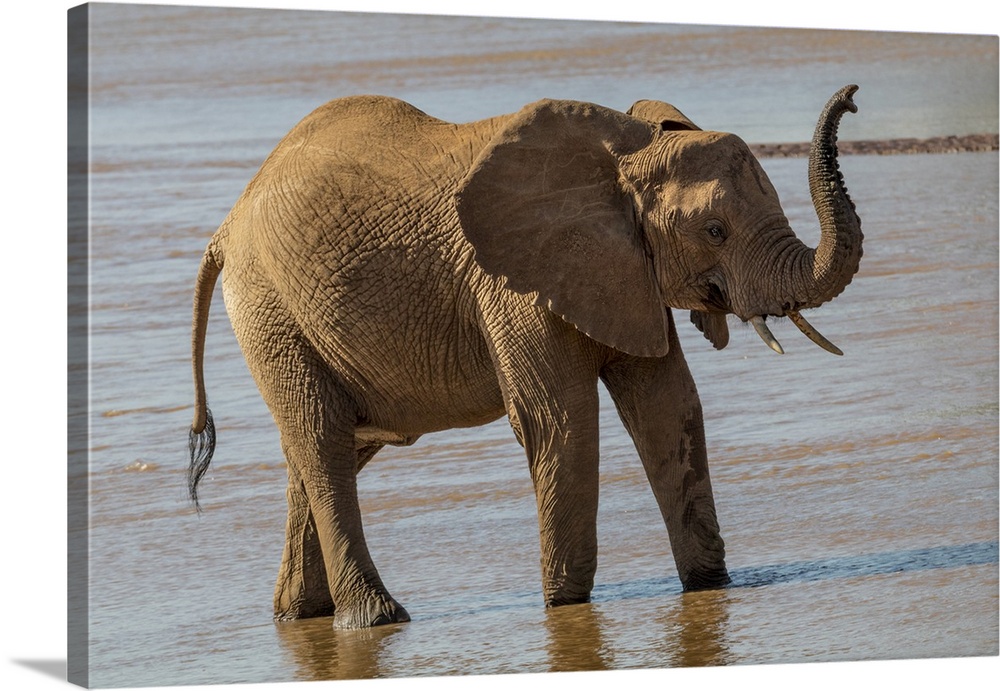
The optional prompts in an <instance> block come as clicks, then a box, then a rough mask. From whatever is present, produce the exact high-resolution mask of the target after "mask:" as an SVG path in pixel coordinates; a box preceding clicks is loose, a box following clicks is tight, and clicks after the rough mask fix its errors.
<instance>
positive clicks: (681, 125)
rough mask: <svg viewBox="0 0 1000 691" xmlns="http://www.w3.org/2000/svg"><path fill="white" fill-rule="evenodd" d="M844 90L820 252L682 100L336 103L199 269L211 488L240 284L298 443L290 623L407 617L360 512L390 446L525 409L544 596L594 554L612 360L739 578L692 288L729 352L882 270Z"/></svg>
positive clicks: (735, 151) (342, 623)
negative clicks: (703, 397) (602, 412)
mask: <svg viewBox="0 0 1000 691" xmlns="http://www.w3.org/2000/svg"><path fill="white" fill-rule="evenodd" d="M856 88H857V87H854V86H849V87H845V88H844V89H842V90H841V91H839V92H838V93H837V94H835V95H834V97H833V98H832V99H831V100H830V101H829V103H828V104H827V106H826V108H825V109H824V110H823V112H822V114H821V115H820V118H819V123H818V125H817V128H816V134H815V136H814V139H813V143H812V147H811V153H810V161H809V185H810V191H811V193H812V198H813V203H814V206H815V208H816V212H817V215H818V217H819V222H820V227H821V239H820V242H819V245H818V247H817V248H815V249H814V248H811V247H808V246H806V245H804V244H803V243H802V242H800V241H799V239H798V238H797V237H796V236H795V234H794V233H793V232H792V230H791V228H790V227H789V223H788V221H787V219H786V218H785V215H784V212H783V211H782V208H781V205H780V203H779V200H778V195H777V193H776V192H775V190H774V187H773V186H772V185H771V182H770V181H769V180H768V177H767V175H766V174H765V172H764V170H763V169H762V168H761V166H760V164H759V163H758V162H757V160H756V159H755V158H754V156H753V155H752V154H751V152H750V149H749V148H748V146H747V145H746V144H745V143H744V142H743V141H742V140H740V139H739V138H738V137H736V136H734V135H732V134H724V133H719V132H709V131H702V130H701V129H700V128H699V127H697V126H696V125H695V124H694V123H693V122H691V121H690V120H689V119H688V118H687V117H685V116H684V115H683V114H682V113H681V112H680V111H678V110H677V109H676V108H674V107H673V106H671V105H669V104H667V103H662V102H659V101H640V102H637V103H636V104H635V105H633V106H632V108H631V109H630V110H629V112H628V113H622V112H618V111H615V110H612V109H609V108H605V107H602V106H599V105H595V104H591V103H581V102H576V101H560V100H543V101H538V102H536V103H532V104H530V105H528V106H525V107H524V108H523V109H521V110H520V111H519V112H517V113H514V114H511V115H504V116H500V117H496V118H491V119H488V120H482V121H478V122H474V123H469V124H463V125H456V124H452V123H448V122H443V121H441V120H438V119H435V118H433V117H430V116H429V115H427V114H425V113H423V112H421V111H420V110H418V109H416V108H414V107H413V106H411V105H409V104H406V103H403V102H401V101H398V100H395V99H391V98H384V97H375V96H357V97H351V98H344V99H339V100H336V101H332V102H330V103H328V104H327V105H325V106H322V107H320V108H319V109H317V110H316V111H314V112H313V113H312V114H310V115H309V116H307V117H306V118H305V119H304V120H303V121H302V122H301V123H299V124H298V125H297V126H296V127H295V128H294V129H293V130H292V131H291V132H290V133H289V134H288V135H287V136H286V137H285V138H284V139H283V140H282V141H281V142H280V143H279V144H278V146H277V148H276V149H275V150H274V151H273V152H272V153H271V154H270V156H269V157H268V158H267V160H266V161H265V162H264V164H263V165H262V167H261V169H260V170H259V172H258V173H257V175H256V176H255V177H254V178H253V179H252V180H251V182H250V183H249V185H248V186H247V188H246V190H245V191H244V193H243V195H242V196H241V197H240V199H239V200H238V201H237V203H236V205H235V206H234V208H233V209H232V211H231V212H230V214H229V215H228V216H227V218H226V219H225V221H224V222H223V223H222V225H221V227H220V228H219V229H218V230H217V231H216V233H215V235H214V236H213V237H212V239H211V241H210V242H209V243H208V247H207V249H206V250H205V253H204V256H203V259H202V262H201V266H200V269H199V272H198V278H197V284H196V289H195V300H194V303H195V305H194V316H193V324H194V325H193V337H192V344H193V345H192V350H193V355H192V361H193V369H194V376H195V414H194V420H193V423H192V426H191V432H190V442H191V465H190V471H189V489H190V493H191V497H192V499H193V500H194V501H195V503H196V504H197V501H198V496H197V489H198V483H199V480H200V479H201V477H202V476H203V475H204V473H205V472H206V470H207V468H208V467H209V463H210V461H211V459H212V455H213V453H214V450H215V425H214V422H213V420H212V416H211V413H210V411H209V409H208V406H207V398H206V393H205V384H204V375H203V362H204V349H205V334H206V330H207V325H208V310H209V306H210V303H211V300H212V293H213V289H214V286H215V284H216V281H217V279H218V278H219V276H220V275H222V286H223V294H224V297H225V303H226V309H227V311H228V313H229V317H230V321H231V323H232V325H233V329H234V331H235V333H236V337H237V340H238V341H239V344H240V347H241V349H242V351H243V354H244V356H245V358H246V362H247V365H248V367H249V370H250V372H251V374H252V375H253V377H254V379H255V380H256V383H257V386H258V388H259V389H260V391H261V394H262V396H263V398H264V400H265V402H266V403H267V405H268V407H269V409H270V411H271V414H272V416H273V417H274V420H275V422H276V423H277V426H278V428H279V430H280V433H281V445H282V448H283V451H284V453H285V456H286V458H287V461H288V487H287V498H288V517H287V522H286V530H285V550H284V556H283V559H282V564H281V568H280V572H279V576H278V583H277V586H276V588H275V597H274V615H275V617H276V618H277V619H299V618H306V617H314V616H329V615H332V616H333V617H334V625H335V626H337V627H341V628H359V627H368V626H374V625H379V624H389V623H394V622H403V621H408V620H409V614H407V612H406V610H405V609H404V608H403V606H402V605H400V604H399V603H398V602H397V601H396V600H395V599H394V598H393V597H392V596H391V595H390V593H389V591H388V589H387V588H386V586H385V585H384V584H383V582H382V579H381V577H380V576H379V573H378V571H377V570H376V568H375V565H374V563H373V561H372V559H371V556H370V554H369V550H368V546H367V544H366V542H365V536H364V533H363V530H362V520H361V511H360V508H359V504H358V496H357V473H358V472H359V471H360V470H361V469H362V468H363V467H364V466H365V465H366V464H367V463H368V462H369V461H371V459H372V458H373V457H374V456H375V455H376V454H377V453H378V452H379V450H380V449H382V448H383V447H384V446H385V445H387V444H392V445H408V444H412V443H413V442H414V441H416V440H417V438H418V437H420V436H421V435H423V434H427V433H430V432H435V431H438V430H443V429H449V428H455V427H471V426H476V425H482V424H485V423H487V422H489V421H491V420H494V419H497V418H499V417H501V416H504V415H506V416H507V418H508V419H509V421H510V425H511V427H512V429H513V432H514V434H515V436H516V437H517V440H518V441H519V442H520V443H521V445H522V446H523V447H524V450H525V454H526V456H527V460H528V466H529V472H530V475H531V479H532V482H533V484H534V490H535V495H536V505H537V511H538V525H539V535H540V542H541V567H542V568H541V572H542V573H541V576H542V592H543V596H544V602H545V604H546V605H547V606H557V605H565V604H571V603H581V602H587V601H589V599H590V593H591V590H592V588H593V583H594V574H595V571H596V568H597V495H598V460H599V458H598V457H599V440H598V427H599V425H598V382H603V384H604V385H605V387H606V388H607V390H608V391H609V392H610V394H611V397H612V399H613V400H614V404H615V406H616V408H617V411H618V414H619V416H620V417H621V419H622V421H623V422H624V424H625V427H626V429H627V430H628V432H629V434H630V435H631V437H632V439H633V441H634V443H635V446H636V449H637V451H638V454H639V456H640V459H641V461H642V464H643V467H644V468H645V471H646V475H647V477H648V480H649V483H650V485H651V486H652V489H653V493H654V495H655V498H656V501H657V504H658V505H659V508H660V511H661V513H662V516H663V519H664V522H665V523H666V527H667V532H668V534H669V539H670V545H671V550H672V552H673V557H674V561H675V564H676V567H677V572H678V575H679V577H680V580H681V583H682V585H683V587H684V589H685V590H689V591H690V590H703V589H712V588H720V587H723V586H725V585H726V584H728V583H729V574H728V571H727V568H726V563H725V549H724V543H723V539H722V536H721V532H720V529H719V525H718V521H717V519H716V510H715V502H714V499H713V493H712V486H711V482H710V480H709V472H708V461H707V456H706V451H705V435H704V425H703V419H702V409H701V402H700V399H699V397H698V392H697V390H696V387H695V384H694V380H693V378H692V377H691V373H690V371H689V370H688V367H687V364H686V362H685V359H684V355H683V353H682V352H681V346H680V341H679V340H678V336H677V329H676V327H675V324H674V316H673V310H675V309H681V310H690V311H691V319H692V321H693V322H694V323H695V325H696V326H697V327H698V328H699V329H700V330H701V331H702V332H703V333H704V335H705V336H706V338H708V339H709V340H710V341H711V342H712V344H713V345H714V346H715V347H716V348H719V349H721V348H724V347H725V346H726V344H727V343H728V340H729V332H728V327H727V324H726V317H727V315H729V314H733V315H735V316H736V317H737V318H738V319H740V320H742V321H744V322H748V323H751V324H753V325H754V327H755V328H756V329H757V331H758V333H760V334H761V336H762V338H764V339H765V341H766V342H767V343H768V344H769V345H770V346H771V347H772V348H774V349H775V350H778V351H780V350H781V347H780V346H779V345H778V343H777V341H775V340H774V338H773V336H772V335H771V334H770V331H769V330H768V327H767V325H766V324H765V320H766V319H767V318H768V317H788V318H789V319H791V320H792V321H793V322H794V323H795V324H796V325H798V326H799V327H800V328H801V329H802V330H803V332H804V333H806V335H807V336H809V337H810V338H811V339H812V340H814V341H815V342H816V343H818V344H819V345H821V346H823V347H824V348H827V349H828V350H831V351H833V352H839V351H838V350H837V349H836V347H835V346H833V345H832V344H830V343H829V342H828V341H826V339H824V338H823V337H822V336H820V335H819V334H818V333H817V332H816V330H815V329H813V328H812V327H811V326H809V324H808V323H807V322H806V321H805V320H804V319H803V318H802V316H801V311H802V310H805V309H808V308H813V307H816V306H818V305H820V304H822V303H824V302H826V301H828V300H831V299H833V298H834V297H835V296H837V295H838V294H839V293H840V292H841V291H842V290H843V289H844V288H845V286H847V285H848V283H850V281H851V278H852V276H853V275H854V274H855V272H856V271H857V270H858V265H859V261H860V257H861V243H862V233H861V225H860V220H859V219H858V217H857V215H856V213H855V210H854V204H853V203H852V201H851V199H850V197H849V196H848V194H847V188H846V187H845V185H844V183H843V180H842V178H841V175H840V172H839V168H838V164H837V148H836V133H837V129H838V125H839V122H840V119H841V116H842V115H843V114H844V113H845V112H847V111H854V110H856V108H855V105H854V103H853V101H852V95H853V94H854V91H855V90H856Z"/></svg>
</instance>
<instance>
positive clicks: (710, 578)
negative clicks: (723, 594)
mask: <svg viewBox="0 0 1000 691" xmlns="http://www.w3.org/2000/svg"><path fill="white" fill-rule="evenodd" d="M732 582H733V580H732V579H731V578H730V577H729V572H728V571H726V569H725V567H723V568H721V569H714V570H710V571H695V572H692V573H689V574H688V575H687V577H686V578H685V579H684V581H683V588H684V592H686V593H687V592H693V591H696V590H716V589H719V588H725V587H726V586H727V585H729V584H730V583H732Z"/></svg>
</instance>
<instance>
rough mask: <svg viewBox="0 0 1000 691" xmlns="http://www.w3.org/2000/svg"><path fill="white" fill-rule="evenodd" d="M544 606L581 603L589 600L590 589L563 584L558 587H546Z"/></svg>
mask: <svg viewBox="0 0 1000 691" xmlns="http://www.w3.org/2000/svg"><path fill="white" fill-rule="evenodd" d="M546 590H547V592H546V593H545V607H546V608H548V607H562V606H563V605H582V604H585V603H587V602H590V589H589V588H583V587H569V586H564V587H561V588H558V589H546Z"/></svg>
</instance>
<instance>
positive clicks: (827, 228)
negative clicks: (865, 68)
mask: <svg viewBox="0 0 1000 691" xmlns="http://www.w3.org/2000/svg"><path fill="white" fill-rule="evenodd" d="M857 90H858V87H857V86H855V85H850V86H845V87H844V88H843V89H841V90H840V91H838V92H837V93H836V94H834V95H833V97H832V98H831V99H830V100H829V102H828V103H827V104H826V107H825V108H824V109H823V112H822V114H821V115H820V117H819V122H818V123H817V124H816V132H815V134H813V139H812V145H811V147H810V151H809V193H810V195H811V196H812V202H813V206H814V207H815V209H816V215H817V217H818V218H819V224H820V231H821V236H820V243H819V246H818V247H817V248H816V249H815V250H813V251H811V254H812V257H811V261H804V262H802V263H800V264H799V266H800V267H802V269H801V273H802V275H800V276H797V277H795V280H794V284H793V285H794V286H795V287H794V290H795V293H796V301H797V303H798V305H797V307H798V308H799V309H803V308H808V307H816V306H818V305H821V304H822V303H824V302H827V301H828V300H832V299H833V298H835V297H836V296H837V295H839V294H840V293H841V292H842V291H843V290H844V288H845V287H847V285H848V284H849V283H850V282H851V279H852V278H853V277H854V274H855V273H857V271H858V265H859V263H860V261H861V242H862V237H863V236H862V233H861V219H860V218H858V215H857V213H855V210H854V203H853V202H852V201H851V198H850V197H849V196H848V194H847V187H846V186H845V185H844V178H843V176H842V175H841V174H840V167H839V165H838V164H837V127H838V125H839V124H840V118H841V116H842V115H843V114H844V113H845V112H847V111H851V112H852V113H855V112H857V110H858V108H857V106H856V105H855V104H854V102H853V101H852V100H851V97H852V96H853V95H854V92H855V91H857Z"/></svg>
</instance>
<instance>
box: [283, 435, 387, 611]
mask: <svg viewBox="0 0 1000 691" xmlns="http://www.w3.org/2000/svg"><path fill="white" fill-rule="evenodd" d="M381 448H382V445H381V444H378V445H371V446H365V447H363V448H361V449H358V470H359V471H360V470H361V468H363V467H364V465H365V464H366V463H367V462H368V461H369V460H371V459H372V457H373V456H374V455H375V454H376V453H378V451H379V450H380V449H381ZM286 455H287V454H286ZM287 497H288V519H287V522H286V524H285V550H284V554H283V555H282V558H281V568H280V569H279V570H278V579H277V582H276V583H275V586H274V619H275V621H291V620H294V619H308V618H311V617H332V616H333V615H334V606H333V598H332V596H331V595H330V583H329V581H328V580H327V577H326V564H325V563H324V561H323V550H322V548H321V547H320V542H319V533H318V532H317V531H316V521H315V519H314V518H313V515H312V510H311V509H310V508H309V499H308V497H307V496H306V490H305V486H304V485H303V484H302V479H301V478H300V477H299V475H298V471H296V469H295V467H294V466H293V465H289V466H288V490H287Z"/></svg>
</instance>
